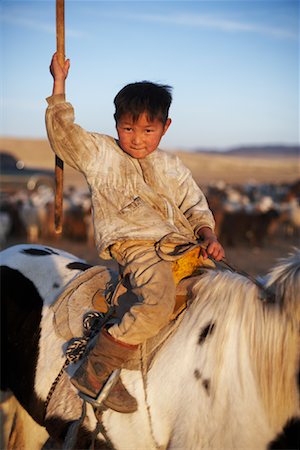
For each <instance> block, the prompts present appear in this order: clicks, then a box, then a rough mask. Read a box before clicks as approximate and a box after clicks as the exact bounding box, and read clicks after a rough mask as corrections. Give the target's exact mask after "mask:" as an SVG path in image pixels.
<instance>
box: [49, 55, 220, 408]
mask: <svg viewBox="0 0 300 450" xmlns="http://www.w3.org/2000/svg"><path fill="white" fill-rule="evenodd" d="M69 67H70V63H69V60H67V61H66V62H65V65H64V67H63V68H61V66H60V65H59V63H58V59H57V55H56V54H54V56H53V58H52V61H51V66H50V71H51V74H52V76H53V79H54V86H53V95H52V96H51V97H49V98H48V99H47V101H48V108H47V112H46V126H47V132H48V138H49V141H50V143H51V146H52V148H53V149H54V151H55V153H57V155H58V156H59V157H60V158H61V159H62V160H64V161H65V162H66V163H67V164H69V165H70V166H71V167H73V168H75V169H77V170H79V171H80V172H82V173H83V174H84V175H85V178H86V180H87V183H88V186H89V189H90V192H91V197H92V205H93V220H94V229H95V241H96V245H97V250H98V252H99V255H100V256H101V257H102V258H105V259H109V258H115V260H116V261H117V262H118V263H119V264H120V265H121V267H122V271H123V275H124V276H126V275H128V276H129V279H130V282H131V286H132V291H133V293H134V294H135V295H136V296H137V299H138V301H137V302H136V304H135V305H134V306H132V307H131V308H130V310H129V311H128V312H127V313H126V314H125V315H124V317H123V319H122V321H121V322H120V323H118V324H114V325H113V326H111V327H110V328H109V329H108V330H102V331H101V332H100V333H99V336H98V339H97V342H96V344H95V347H94V348H93V349H92V351H91V352H90V353H89V355H88V358H87V359H86V360H85V361H84V362H83V364H82V365H81V366H80V367H79V369H77V371H76V372H75V374H74V376H73V378H72V380H71V381H72V383H73V384H74V385H75V386H76V387H77V388H78V389H79V391H81V392H82V393H84V394H85V395H88V396H90V397H92V398H96V397H97V394H98V392H99V391H100V390H101V388H102V387H103V385H104V384H105V382H106V380H107V378H108V377H109V375H110V374H111V373H112V372H113V371H114V370H115V369H117V368H120V367H122V365H123V364H125V362H126V361H128V360H129V359H132V357H133V356H134V355H135V353H136V351H137V348H138V346H139V344H141V343H142V342H144V341H145V340H146V339H148V338H150V337H152V336H154V335H156V334H157V333H158V332H159V331H160V330H161V329H162V328H163V327H164V326H165V325H166V324H167V323H168V321H169V317H170V315H171V314H172V312H173V308H174V304H175V283H174V279H173V275H172V265H171V263H170V262H169V261H165V260H162V259H161V258H160V257H159V256H158V254H157V253H156V250H155V243H156V242H157V241H159V240H160V239H161V238H163V237H165V236H167V241H168V246H173V247H175V246H176V244H178V243H182V242H191V241H192V242H194V241H195V240H196V238H201V239H202V240H203V243H204V244H206V245H207V247H206V251H204V257H207V255H210V256H211V257H213V258H214V259H215V260H221V259H222V258H223V257H224V250H223V248H222V246H221V244H220V243H219V242H218V240H217V238H216V236H215V234H214V231H213V230H214V219H213V216H212V213H211V211H210V210H209V208H208V204H207V201H206V199H205V197H204V195H203V193H202V191H201V190H200V189H199V187H198V186H197V185H196V183H195V182H194V180H193V179H192V176H191V173H190V171H189V170H188V169H187V168H186V167H185V166H184V165H183V164H182V163H181V161H180V160H179V159H178V158H177V157H176V156H175V155H173V154H169V153H165V152H163V151H161V150H159V149H158V145H159V143H160V140H161V138H162V137H163V135H164V134H165V133H166V132H167V130H168V128H169V126H170V124H171V119H170V118H169V117H168V112H169V107H170V104H171V101H172V96H171V93H170V90H171V88H170V87H169V86H162V85H158V84H154V83H150V82H138V83H133V84H129V85H127V86H125V87H124V88H123V89H122V90H121V91H120V92H119V93H118V94H117V96H116V97H115V99H114V104H115V108H116V109H115V114H114V118H115V122H116V129H117V134H118V139H117V140H116V139H114V138H112V137H110V136H106V135H102V134H98V133H90V132H87V131H85V130H83V129H82V128H81V127H79V126H78V125H76V124H75V123H74V111H73V108H72V106H71V104H70V103H66V101H65V98H64V82H65V79H66V77H67V75H68V71H69ZM104 404H105V405H106V406H108V407H110V408H112V409H114V410H116V411H119V412H134V411H135V410H136V409H137V403H136V400H135V398H133V397H132V396H131V395H130V394H129V392H128V391H127V390H126V389H125V387H124V386H123V384H122V382H121V380H120V379H119V380H118V382H117V384H116V385H115V386H114V387H113V388H112V390H111V391H110V393H109V396H108V397H107V399H106V400H105V402H104Z"/></svg>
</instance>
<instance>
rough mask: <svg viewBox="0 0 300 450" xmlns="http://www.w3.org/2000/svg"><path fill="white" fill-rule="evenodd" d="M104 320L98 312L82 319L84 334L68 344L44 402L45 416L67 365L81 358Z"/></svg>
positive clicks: (103, 316)
mask: <svg viewBox="0 0 300 450" xmlns="http://www.w3.org/2000/svg"><path fill="white" fill-rule="evenodd" d="M104 318H105V315H104V314H102V313H99V312H98V311H91V312H90V313H88V314H86V315H85V316H84V318H83V331H84V333H83V334H84V336H83V337H80V338H73V339H71V340H70V341H69V343H68V347H67V349H66V360H65V362H64V364H63V366H62V368H61V369H60V371H59V373H58V375H57V377H56V378H55V380H54V382H53V383H52V385H51V388H50V390H49V393H48V395H47V398H46V401H45V415H46V412H47V408H48V406H49V403H50V400H51V398H52V395H53V393H54V391H55V388H56V386H57V385H58V383H59V381H60V379H61V377H62V375H63V373H64V371H65V370H66V368H67V367H68V366H69V364H71V363H73V364H75V363H76V362H78V361H79V360H80V359H81V358H82V357H83V355H84V354H85V352H86V349H87V345H88V343H89V341H90V340H91V339H92V338H93V337H94V336H95V335H96V334H97V333H98V332H99V330H100V328H101V324H102V323H103V320H104Z"/></svg>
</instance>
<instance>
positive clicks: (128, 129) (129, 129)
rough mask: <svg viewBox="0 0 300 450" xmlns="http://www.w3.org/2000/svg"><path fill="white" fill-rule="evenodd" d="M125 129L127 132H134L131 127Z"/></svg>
mask: <svg viewBox="0 0 300 450" xmlns="http://www.w3.org/2000/svg"><path fill="white" fill-rule="evenodd" d="M123 129H124V130H125V131H131V130H132V128H131V127H124V128H123Z"/></svg>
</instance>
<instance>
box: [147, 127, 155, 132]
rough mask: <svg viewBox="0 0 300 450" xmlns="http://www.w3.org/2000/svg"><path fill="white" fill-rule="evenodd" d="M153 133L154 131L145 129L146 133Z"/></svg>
mask: <svg viewBox="0 0 300 450" xmlns="http://www.w3.org/2000/svg"><path fill="white" fill-rule="evenodd" d="M153 131H154V130H153V129H152V128H147V129H146V133H153Z"/></svg>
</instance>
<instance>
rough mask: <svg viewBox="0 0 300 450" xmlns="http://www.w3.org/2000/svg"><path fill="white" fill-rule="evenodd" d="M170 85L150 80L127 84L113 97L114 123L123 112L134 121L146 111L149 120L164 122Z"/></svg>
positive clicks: (170, 89)
mask: <svg viewBox="0 0 300 450" xmlns="http://www.w3.org/2000/svg"><path fill="white" fill-rule="evenodd" d="M171 91H172V87H171V86H168V85H163V84H156V83H151V82H150V81H138V82H136V83H131V84H127V86H125V87H123V89H121V90H120V92H118V94H117V95H116V96H115V98H114V105H115V108H116V112H115V114H114V118H115V121H116V123H118V121H119V120H120V118H121V117H122V116H123V115H124V114H130V115H131V116H132V119H133V121H134V122H136V121H137V120H138V118H139V116H140V115H141V114H142V113H144V112H146V113H147V115H148V118H149V119H150V120H154V119H158V120H160V121H161V122H162V123H163V124H165V123H166V121H167V119H168V114H169V108H170V105H171V102H172V94H171Z"/></svg>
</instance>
